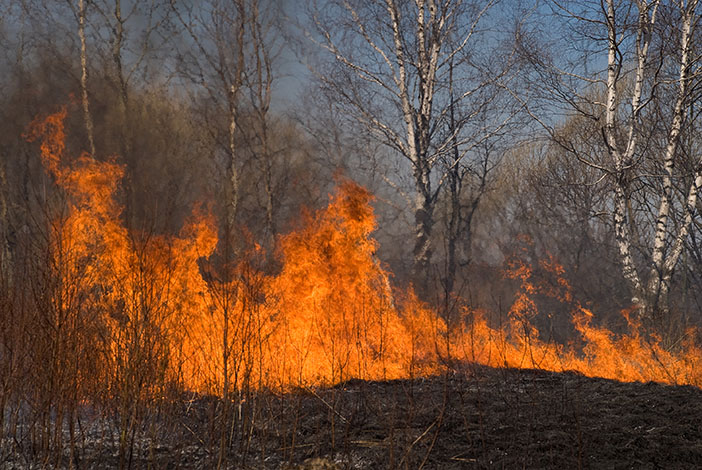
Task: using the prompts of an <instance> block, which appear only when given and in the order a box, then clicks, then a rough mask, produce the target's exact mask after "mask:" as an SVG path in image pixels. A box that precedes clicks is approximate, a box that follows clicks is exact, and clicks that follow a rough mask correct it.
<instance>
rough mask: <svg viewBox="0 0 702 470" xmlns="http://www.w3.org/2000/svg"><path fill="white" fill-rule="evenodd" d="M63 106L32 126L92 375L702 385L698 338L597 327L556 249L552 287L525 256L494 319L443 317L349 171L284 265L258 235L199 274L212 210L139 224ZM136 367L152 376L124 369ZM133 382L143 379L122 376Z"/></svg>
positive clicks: (214, 386)
mask: <svg viewBox="0 0 702 470" xmlns="http://www.w3.org/2000/svg"><path fill="white" fill-rule="evenodd" d="M65 115H66V112H65V110H64V111H61V112H59V113H57V114H54V115H51V116H49V117H47V118H45V119H43V120H37V121H36V122H34V123H33V124H32V126H31V128H30V132H29V133H28V136H29V138H30V139H32V140H38V139H41V155H42V161H43V164H44V166H45V168H46V170H47V172H49V173H50V174H51V175H53V177H54V178H55V180H56V182H57V184H58V185H59V186H61V187H62V188H63V189H64V190H65V191H66V192H67V194H68V195H69V196H70V210H69V211H68V214H67V215H65V216H62V217H60V218H58V219H57V220H55V221H54V222H53V224H52V230H51V234H50V237H51V244H52V252H53V253H55V254H56V256H57V257H59V256H60V257H61V259H56V260H54V265H56V266H62V268H61V269H66V270H67V272H66V274H65V276H64V278H65V279H66V281H67V284H69V285H70V284H71V283H72V284H73V286H74V287H76V286H77V287H79V288H80V290H81V291H82V292H83V293H84V298H85V299H87V301H86V302H85V303H84V305H83V307H82V308H83V310H84V312H90V314H91V315H96V316H97V319H96V325H97V326H96V328H95V329H94V331H93V333H92V334H93V335H94V337H93V338H92V339H91V340H92V341H93V342H94V344H96V348H98V349H99V351H96V353H99V354H102V355H103V357H102V360H103V362H104V368H103V369H102V372H101V373H102V376H100V377H97V378H94V379H93V380H97V381H104V383H105V385H106V386H107V388H108V390H110V392H111V393H114V394H118V395H125V394H130V393H135V392H136V393H155V392H157V391H155V390H150V389H149V386H148V385H146V383H148V377H149V375H148V374H159V375H160V376H161V377H165V378H166V379H167V380H166V381H171V382H180V383H182V384H183V385H184V386H186V387H188V388H190V389H195V390H198V391H201V392H208V393H223V391H225V390H228V389H229V388H230V387H243V386H245V385H249V386H253V387H283V388H287V387H291V386H308V385H319V384H325V385H328V384H332V383H335V382H338V381H343V380H346V379H350V378H363V379H392V378H400V377H410V376H416V375H426V374H433V373H437V372H440V371H441V370H442V368H443V367H444V366H445V364H448V363H450V362H455V361H467V362H477V363H481V364H486V365H491V366H498V367H504V366H509V367H522V368H540V369H547V370H552V371H563V370H575V371H579V372H581V373H583V374H586V375H589V376H600V377H606V378H611V379H617V380H623V381H649V380H653V381H660V382H666V383H675V384H694V385H698V386H699V385H702V363H701V362H702V350H700V348H699V347H698V346H696V345H695V344H693V342H692V341H691V340H690V341H689V342H687V343H685V344H682V345H679V346H678V347H677V349H676V350H675V351H668V350H665V349H664V348H663V347H662V346H661V342H660V341H659V340H657V339H656V338H653V339H652V340H651V339H648V340H647V339H646V338H645V337H644V335H642V334H640V328H639V325H637V324H636V323H635V322H633V321H629V328H630V333H629V334H628V335H623V336H621V335H620V336H617V335H615V334H614V333H612V332H611V331H608V330H606V329H604V328H601V327H596V326H593V325H592V323H591V319H592V313H591V312H589V311H588V310H587V309H585V308H583V307H582V306H581V305H580V304H578V302H577V301H575V300H574V298H573V295H572V292H571V288H570V286H569V285H568V283H567V282H566V281H565V279H564V276H563V269H562V267H561V266H559V264H558V263H557V262H556V260H554V259H547V260H545V261H543V262H542V263H541V266H540V268H541V269H542V270H545V271H547V272H548V273H550V275H551V276H552V277H553V278H554V279H555V282H552V283H550V284H548V285H545V284H544V283H539V282H537V281H536V280H535V276H534V275H533V273H532V268H531V267H530V266H528V265H526V264H523V263H520V262H519V261H517V260H514V261H512V262H510V263H509V265H508V267H507V271H506V276H507V277H509V278H511V279H515V280H519V281H520V283H521V286H520V288H519V290H518V292H517V294H516V297H515V301H514V303H513V305H512V306H511V308H510V310H509V318H508V321H507V322H506V324H504V325H501V326H499V327H496V326H491V325H490V324H489V322H488V320H487V317H486V315H484V314H483V313H481V312H478V311H473V310H471V309H469V308H467V307H465V308H463V309H462V312H461V319H460V321H458V322H456V324H455V325H456V326H455V327H452V328H451V331H448V329H447V326H446V324H445V322H443V321H442V320H441V319H440V318H439V317H438V315H437V314H436V313H435V312H434V311H432V310H431V309H430V308H429V307H427V306H426V305H424V304H422V303H421V302H420V301H419V300H417V298H416V296H415V295H414V294H413V293H412V292H411V291H409V292H398V291H393V290H392V288H391V287H390V282H389V274H388V273H387V272H386V271H385V270H384V268H383V267H382V266H381V264H380V263H379V261H378V260H377V258H376V257H375V256H374V253H375V250H376V248H377V246H376V242H375V241H374V240H373V238H371V233H372V232H373V230H374V229H375V218H374V214H373V210H372V208H371V207H370V205H369V203H370V201H371V199H372V196H371V195H370V194H369V193H368V192H367V191H366V190H365V189H363V188H361V187H359V186H358V185H356V184H354V183H351V182H344V183H342V184H340V185H339V188H338V189H337V192H336V194H335V195H333V196H332V197H331V200H330V203H329V206H328V207H327V208H326V209H324V210H320V211H318V212H316V213H312V214H309V215H306V216H305V217H304V224H303V226H302V228H300V229H299V230H297V231H294V232H292V233H290V234H288V235H285V236H283V237H282V238H281V240H280V252H279V253H278V256H279V259H280V261H281V263H282V269H281V271H280V273H279V274H278V275H276V276H268V277H267V276H265V275H264V274H262V273H261V272H259V271H257V270H256V269H255V268H254V267H253V266H254V265H255V263H253V262H252V259H255V258H256V257H257V256H260V251H261V249H260V247H259V246H258V245H255V244H254V246H255V248H254V250H253V252H252V253H251V254H249V256H243V257H242V259H241V260H238V261H237V263H234V265H233V266H225V267H223V268H221V269H220V271H221V272H222V273H229V274H228V275H224V274H223V275H221V276H216V275H214V274H212V273H213V272H218V271H217V270H213V271H212V272H209V274H207V275H205V274H204V273H205V272H207V271H206V270H205V269H203V268H202V261H203V260H205V259H207V258H209V257H210V256H211V255H212V254H213V253H214V252H215V249H216V247H217V244H218V240H217V236H216V233H217V231H216V221H215V220H214V218H213V217H212V216H211V215H210V214H209V213H207V212H203V211H199V210H198V211H195V212H194V214H193V215H192V217H191V219H190V222H188V223H187V224H186V226H185V227H184V228H183V229H182V231H181V234H180V236H179V237H164V236H153V235H150V236H149V235H148V234H135V233H129V232H128V231H127V229H126V228H125V227H124V225H123V224H122V223H121V221H120V212H121V209H120V207H119V206H118V205H117V203H116V202H115V191H116V190H117V188H118V184H119V181H120V179H121V178H122V176H123V174H124V169H123V167H122V166H121V165H119V164H117V163H116V162H114V161H108V162H98V161H95V160H93V159H91V158H90V157H89V156H87V155H85V154H84V155H82V156H80V157H79V158H78V159H76V160H75V161H74V162H69V161H67V160H68V158H67V157H66V155H65V154H64V153H65V145H64V140H63V139H64V131H63V119H64V118H65ZM68 255H70V256H69V257H67V256H68ZM79 273H80V274H79ZM57 295H58V299H59V302H61V301H62V300H61V299H62V298H63V297H62V296H61V294H60V293H59V294H57ZM537 296H541V297H542V298H543V297H546V298H549V299H553V300H554V301H558V302H559V303H560V304H561V305H563V306H567V307H568V308H569V309H570V310H571V312H572V313H571V316H572V322H573V325H574V327H575V330H576V331H577V332H578V333H579V334H580V339H579V341H578V342H576V343H574V344H572V345H568V346H564V345H559V344H555V343H553V342H547V341H544V340H543V337H542V335H541V334H540V333H539V331H538V330H537V329H536V328H535V326H534V324H533V319H534V317H535V315H536V314H537V303H536V300H535V299H536V297H537ZM86 314H87V313H86ZM627 318H628V317H627ZM693 333H694V332H690V334H689V335H688V337H690V338H692V337H693V336H694V334H693ZM447 351H450V353H449V352H447ZM447 354H450V355H451V357H447ZM135 374H136V375H139V374H141V375H140V377H142V376H143V378H144V380H142V381H134V380H126V378H131V379H133V377H134V375H135ZM85 375H86V376H87V375H88V374H87V373H86V374H85ZM152 376H153V375H152ZM135 382H136V383H139V384H141V388H140V389H139V390H136V391H135V390H133V389H127V388H125V387H127V385H125V384H132V383H135ZM161 383H162V382H161Z"/></svg>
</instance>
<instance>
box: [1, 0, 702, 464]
mask: <svg viewBox="0 0 702 470" xmlns="http://www.w3.org/2000/svg"><path fill="white" fill-rule="evenodd" d="M701 17H702V7H699V8H698V6H697V2H696V1H688V2H681V3H680V2H668V1H662V0H661V1H656V0H651V1H648V2H645V1H638V2H628V1H623V2H615V1H613V0H612V1H606V2H601V4H596V5H593V4H592V2H586V1H582V2H581V1H576V0H569V1H566V2H550V1H547V0H544V1H543V2H520V1H516V0H515V1H506V0H502V1H499V0H498V1H491V0H489V1H482V0H463V1H461V0H442V1H428V0H427V1H422V0H417V1H415V2H407V1H400V0H387V1H385V2H367V1H336V0H328V1H308V2H277V1H269V0H229V1H225V0H207V1H202V2H187V1H185V2H181V1H167V0H165V1H161V0H149V1H121V0H67V1H62V2H58V1H41V0H36V1H30V0H26V1H4V2H0V45H1V46H2V47H0V54H1V55H0V61H1V64H0V116H1V117H0V119H1V122H2V123H3V126H2V128H1V129H0V306H1V310H0V439H3V438H4V436H9V437H7V439H10V438H12V439H14V441H13V442H15V443H17V442H22V443H23V444H22V445H24V446H28V447H30V448H31V452H30V451H26V448H25V447H22V445H19V444H11V446H15V445H17V446H19V447H20V448H22V449H25V450H23V452H24V451H26V452H29V453H30V454H31V455H34V456H39V457H38V458H40V459H43V461H44V462H45V463H47V464H50V465H54V466H61V465H64V464H67V465H69V466H70V465H72V463H71V462H77V461H78V460H79V459H78V458H77V457H76V455H78V454H80V452H81V450H80V449H81V447H80V445H79V443H78V440H77V438H76V435H78V434H80V433H83V430H82V428H81V426H82V421H81V420H83V421H85V420H86V419H88V418H86V416H85V413H86V412H85V407H89V408H90V409H91V410H92V411H91V413H94V414H95V415H94V416H93V418H95V416H98V415H99V416H100V419H102V418H105V417H110V419H112V420H113V421H114V427H115V429H117V431H116V433H117V436H118V437H117V438H115V442H116V448H117V451H116V452H117V453H116V455H117V461H116V462H117V464H118V465H119V466H120V467H123V468H126V467H128V466H130V465H132V454H133V452H134V449H135V446H136V447H138V442H139V438H138V436H139V435H143V433H145V432H147V431H146V429H147V428H148V424H145V423H149V422H151V421H150V419H151V417H152V416H153V414H156V415H159V413H163V414H169V413H176V412H175V411H174V409H172V408H169V407H172V406H175V405H173V403H176V402H178V400H180V399H181V398H182V397H183V396H184V394H186V393H195V394H200V395H202V396H205V395H207V396H212V397H215V398H214V399H215V402H213V403H215V404H214V405H213V408H212V410H213V411H212V415H211V416H210V418H209V419H211V427H210V434H209V437H208V439H210V440H209V441H208V442H207V446H209V447H207V448H208V449H211V452H212V455H213V456H214V457H212V458H213V460H212V462H213V465H214V464H216V465H217V466H222V465H225V464H226V461H227V459H228V458H229V457H231V452H234V450H233V449H234V447H235V445H234V444H233V443H234V442H235V441H236V439H235V436H238V439H240V440H239V441H236V442H239V445H241V443H242V442H244V441H245V439H246V432H253V431H251V429H253V426H254V424H253V423H254V421H255V417H256V416H258V415H256V413H257V412H258V411H260V410H261V409H263V408H262V405H261V402H259V401H256V399H255V398H254V397H255V396H257V395H255V394H257V393H262V391H263V390H269V391H270V390H274V391H278V392H280V393H284V392H286V393H287V392H289V391H291V390H295V389H296V387H297V388H308V387H313V386H314V387H316V386H330V385H334V384H338V383H341V382H344V381H347V380H351V379H364V380H391V379H398V378H413V377H419V376H429V375H433V374H438V373H441V372H445V371H447V370H452V369H453V368H455V367H457V365H458V364H466V363H479V364H484V365H489V366H496V367H504V366H508V367H525V368H541V369H547V370H552V371H563V370H575V371H579V372H580V373H583V374H585V375H589V376H600V377H607V378H611V379H617V380H625V381H648V380H654V381H659V382H665V383H671V384H693V385H698V386H699V385H700V383H702V378H700V375H699V374H700V373H699V370H700V369H699V361H700V356H701V354H700V350H699V347H698V346H697V345H698V344H699V343H698V340H699V333H698V331H697V330H696V326H697V325H698V324H699V323H700V319H701V317H700V309H701V305H700V301H701V300H702V299H701V298H700V292H702V289H700V287H702V285H701V282H702V279H701V278H700V274H699V273H700V272H702V269H700V268H702V266H701V262H702V252H700V244H699V243H700V236H701V235H702V232H701V231H700V229H701V228H702V225H700V218H699V208H700V202H699V199H698V195H699V191H700V187H702V156H701V154H700V153H699V150H698V147H699V145H698V143H699V142H698V139H697V136H698V129H697V122H698V121H697V118H698V110H697V108H698V106H696V101H697V97H698V96H699V91H700V90H701V88H700V86H701V85H702V84H701V83H700V80H699V78H700V77H699V71H698V67H699V61H698V59H699V54H700V50H699V47H700V46H699V44H700V41H699V40H700V34H702V33H700V31H699V27H700V24H699V23H700V19H701ZM247 413H249V414H248V415H247ZM95 419H96V420H97V421H99V419H97V418H95ZM22 423H24V424H22ZM27 423H30V424H27ZM20 424H21V425H20ZM23 426H24V427H23ZM247 426H248V427H247ZM247 430H248V431H247ZM139 433H142V434H139ZM237 433H239V434H237ZM152 438H153V439H155V437H153V436H152ZM2 442H5V441H2ZM3 445H4V444H3ZM83 445H85V444H83ZM65 449H67V450H65ZM82 449H83V450H84V447H83V448H82ZM64 450H65V452H64ZM12 452H14V451H12ZM66 452H68V453H69V454H70V455H68V456H66V455H65V453H66ZM10 453H11V452H10ZM228 456H229V457H228Z"/></svg>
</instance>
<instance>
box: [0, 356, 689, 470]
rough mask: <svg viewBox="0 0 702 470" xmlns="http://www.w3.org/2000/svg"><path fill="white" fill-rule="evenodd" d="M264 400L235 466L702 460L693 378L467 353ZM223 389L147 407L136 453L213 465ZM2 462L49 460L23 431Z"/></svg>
mask: <svg viewBox="0 0 702 470" xmlns="http://www.w3.org/2000/svg"><path fill="white" fill-rule="evenodd" d="M250 400H251V399H250ZM255 401H256V403H257V406H256V408H257V410H258V411H257V412H256V413H255V414H251V410H250V409H248V411H247V408H246V407H245V406H244V407H243V408H242V409H241V414H239V413H240V411H239V409H235V410H234V411H233V413H234V415H235V416H241V422H242V423H243V422H244V421H245V422H247V423H248V425H247V426H243V425H242V426H241V429H243V428H244V427H246V429H248V431H246V432H245V431H241V430H239V431H237V432H235V433H234V434H236V436H235V437H234V438H233V439H232V441H231V443H230V451H229V454H228V455H227V459H226V465H225V467H226V468H242V469H248V468H250V469H256V468H262V469H269V468H270V469H297V470H302V469H305V470H321V469H351V468H368V469H375V468H378V469H386V468H402V469H404V468H407V469H418V468H426V469H463V468H478V469H479V468H506V469H517V468H519V469H522V468H527V469H540V468H544V469H550V468H553V469H576V468H592V469H605V468H607V469H654V468H661V469H692V468H700V466H701V465H702V390H700V389H697V388H695V387H690V386H666V385H661V384H657V383H620V382H616V381H612V380H605V379H598V378H589V377H584V376H582V375H579V374H577V373H551V372H544V371H538V370H518V369H493V368H488V367H482V366H469V367H467V368H465V369H464V370H462V371H461V372H455V371H452V372H450V373H448V374H446V375H442V376H437V377H432V378H424V379H412V380H409V379H408V380H395V381H386V382H369V381H361V380H352V381H348V382H344V383H342V384H339V385H337V386H335V387H331V388H324V389H310V388H305V389H298V390H296V391H293V392H288V393H285V394H275V393H257V394H256V395H255ZM216 403H217V402H216V401H215V400H213V399H212V398H208V397H191V398H190V399H189V400H188V401H186V402H184V403H181V404H179V405H178V406H179V407H180V408H179V410H178V413H174V414H173V416H170V417H169V418H168V419H166V418H163V417H159V416H158V415H155V416H152V417H150V418H148V419H146V420H145V424H144V427H143V430H147V429H151V430H153V429H157V430H158V431H157V432H153V431H152V432H151V434H149V433H148V432H140V434H139V435H140V436H142V437H141V438H139V439H137V441H136V443H135V449H134V450H133V451H132V455H131V458H130V464H129V466H130V467H131V468H164V469H176V468H184V469H189V468H203V469H206V468H214V467H215V465H216V463H217V455H218V445H217V444H216V443H215V444H213V443H212V440H210V441H208V439H210V438H209V437H208V436H210V435H211V433H212V430H211V423H212V422H213V417H214V416H215V415H216V413H217V412H218V411H217V410H218V407H217V406H218V405H217V404H216ZM246 403H247V402H244V404H246ZM172 411H173V410H172ZM247 415H248V418H247V417H246V416H247ZM159 420H161V421H159ZM149 421H151V422H150V423H149ZM154 422H157V423H158V424H157V425H154ZM208 423H209V424H208ZM149 435H150V436H151V438H149V437H148V436H149ZM102 436H103V437H102V438H101V439H99V440H93V441H90V440H88V441H89V443H88V444H83V447H82V453H79V454H80V455H79V456H78V457H77V460H76V462H75V463H76V464H77V465H76V467H77V468H113V467H117V465H118V460H117V450H116V441H115V440H110V439H109V438H106V437H105V434H104V432H103V434H102ZM90 442H92V444H90ZM155 442H157V443H155ZM25 453H26V452H25ZM64 463H65V464H66V466H67V462H64ZM61 466H63V464H62V465H61ZM0 468H47V467H46V466H44V465H41V464H40V462H33V461H32V459H31V458H27V457H26V455H25V456H23V449H22V447H21V445H18V446H15V449H14V452H10V453H8V452H5V454H4V460H0ZM48 468H50V467H48Z"/></svg>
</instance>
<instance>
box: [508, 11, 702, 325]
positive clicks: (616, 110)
mask: <svg viewBox="0 0 702 470" xmlns="http://www.w3.org/2000/svg"><path fill="white" fill-rule="evenodd" d="M552 6H553V11H554V13H555V16H556V18H557V20H561V21H563V22H564V23H563V24H564V25H566V26H567V27H569V28H573V30H574V31H575V32H576V34H578V35H579V37H580V38H585V41H581V42H578V41H574V42H573V43H574V44H581V45H582V44H585V46H584V47H583V48H582V49H578V50H575V49H574V50H568V49H566V50H565V51H563V50H562V51H559V52H561V56H562V57H561V58H560V60H559V59H558V58H553V57H550V56H548V54H542V53H543V50H542V49H540V48H539V47H536V46H535V45H534V44H535V43H534V42H530V41H531V40H532V39H533V36H532V37H531V38H530V37H529V35H526V34H525V35H524V36H522V37H521V40H522V41H523V46H524V47H523V51H524V52H525V54H526V55H527V56H529V58H530V60H531V61H532V62H533V63H534V64H537V65H538V67H537V70H538V71H537V72H536V75H535V77H536V78H538V79H539V80H541V81H542V82H545V83H546V84H547V87H544V88H541V89H540V90H538V91H536V87H535V88H534V93H535V94H541V95H542V96H547V97H548V98H549V100H551V102H552V103H554V102H555V103H559V104H557V105H556V106H563V108H564V109H565V110H566V111H567V112H570V113H572V112H576V113H577V114H579V115H581V116H583V117H586V118H587V119H589V120H591V121H593V122H594V123H596V125H597V126H598V127H599V129H600V135H601V147H602V149H603V150H602V154H597V153H591V152H583V151H582V149H581V148H580V147H579V146H578V145H577V144H576V143H574V142H571V141H568V140H567V139H564V138H563V136H564V134H562V133H560V134H559V133H558V132H556V131H555V128H554V126H553V125H551V124H550V123H549V122H547V121H546V120H545V119H543V117H542V116H537V115H536V114H538V113H534V116H535V117H536V118H537V119H538V120H539V121H540V122H541V123H542V125H543V126H544V127H545V128H546V129H548V130H549V132H550V134H551V136H552V138H553V140H554V141H555V142H556V143H557V144H558V145H560V146H562V147H563V148H564V149H566V150H568V151H569V152H571V154H573V155H575V156H576V157H577V158H578V159H579V160H580V161H581V162H582V163H584V164H586V165H588V166H590V167H592V168H594V169H596V170H598V171H600V172H601V175H602V177H601V179H600V181H601V182H604V181H607V182H608V183H611V184H612V195H611V198H610V199H609V201H608V204H607V206H606V207H604V208H603V209H604V210H606V211H608V212H609V213H610V214H611V216H612V225H613V229H614V233H615V238H616V244H617V248H618V252H619V260H620V262H621V268H622V276H623V278H624V279H625V280H626V281H627V283H628V285H629V287H630V290H631V292H632V297H633V298H632V303H634V304H635V305H638V307H639V311H640V312H641V313H642V314H643V315H644V316H645V317H646V318H649V319H650V318H652V317H654V316H655V314H656V313H661V314H662V317H665V316H666V314H667V312H668V310H669V300H668V293H669V291H670V287H671V280H672V275H673V272H674V270H675V267H676V266H677V264H678V261H679V259H680V256H681V254H682V252H683V250H684V248H685V243H686V240H687V238H688V235H689V233H690V229H691V225H692V221H693V219H694V217H695V211H696V208H695V206H696V204H697V197H698V193H699V189H700V185H701V184H702V156H700V155H696V156H689V155H688V156H685V155H684V152H683V151H682V149H681V145H680V142H681V136H682V135H684V133H685V132H686V129H689V128H690V126H692V125H693V124H694V119H695V118H696V115H695V114H694V112H693V110H692V105H693V102H694V97H695V96H697V94H698V93H699V91H700V74H699V71H698V64H699V55H698V54H699V52H698V47H697V42H698V37H699V23H700V14H699V11H698V1H697V0H690V1H686V0H681V1H663V0H635V1H626V2H615V1H614V0H606V1H603V2H602V3H601V5H600V6H594V5H592V4H588V3H587V2H577V1H573V2H552ZM603 56H604V57H606V62H605V63H606V68H604V69H602V68H597V67H598V64H599V63H602V62H597V61H598V59H599V60H600V61H601V59H602V58H604V57H603ZM548 85H550V87H548ZM553 98H555V99H556V100H555V101H553ZM685 159H687V160H688V161H689V160H692V161H693V163H691V164H684V160H685Z"/></svg>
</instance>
